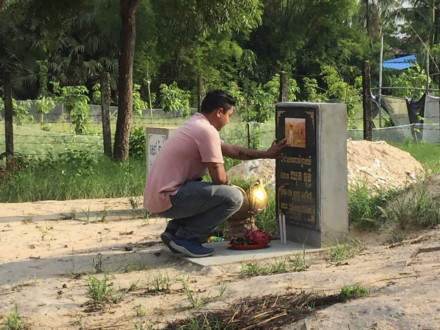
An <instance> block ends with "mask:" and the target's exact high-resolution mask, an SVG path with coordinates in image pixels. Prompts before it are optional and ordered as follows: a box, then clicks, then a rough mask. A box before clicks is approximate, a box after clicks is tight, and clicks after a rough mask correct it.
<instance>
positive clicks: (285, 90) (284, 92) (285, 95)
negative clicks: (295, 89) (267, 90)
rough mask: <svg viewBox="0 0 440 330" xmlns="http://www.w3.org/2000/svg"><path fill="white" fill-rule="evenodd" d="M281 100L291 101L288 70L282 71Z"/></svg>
mask: <svg viewBox="0 0 440 330" xmlns="http://www.w3.org/2000/svg"><path fill="white" fill-rule="evenodd" d="M279 101H280V102H288V101H289V86H288V80H287V72H285V71H281V72H280V97H279Z"/></svg>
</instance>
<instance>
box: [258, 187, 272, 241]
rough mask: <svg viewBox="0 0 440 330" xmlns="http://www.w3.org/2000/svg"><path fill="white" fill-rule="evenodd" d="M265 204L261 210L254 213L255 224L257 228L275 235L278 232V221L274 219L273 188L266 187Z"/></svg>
mask: <svg viewBox="0 0 440 330" xmlns="http://www.w3.org/2000/svg"><path fill="white" fill-rule="evenodd" d="M266 191H267V204H266V207H265V209H264V210H263V211H261V212H260V213H258V214H257V215H255V225H256V226H257V227H258V229H260V230H263V231H266V232H268V233H270V234H271V235H273V236H275V235H276V233H277V232H278V222H277V221H276V220H275V219H276V201H275V192H274V190H273V189H266Z"/></svg>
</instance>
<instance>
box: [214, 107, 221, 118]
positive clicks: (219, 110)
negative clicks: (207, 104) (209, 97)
mask: <svg viewBox="0 0 440 330" xmlns="http://www.w3.org/2000/svg"><path fill="white" fill-rule="evenodd" d="M222 113H223V108H217V109H215V114H216V115H217V117H220V115H221V114H222Z"/></svg>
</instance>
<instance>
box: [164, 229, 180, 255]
mask: <svg viewBox="0 0 440 330" xmlns="http://www.w3.org/2000/svg"><path fill="white" fill-rule="evenodd" d="M160 239H161V240H162V242H163V243H164V244H165V245H166V246H167V247H168V248H169V249H170V250H171V252H173V253H179V251H177V250H176V249H175V248H173V247H172V246H171V245H170V243H171V241H172V240H173V239H174V236H173V235H172V234H170V233H169V232H167V231H164V232H163V233H162V234H160Z"/></svg>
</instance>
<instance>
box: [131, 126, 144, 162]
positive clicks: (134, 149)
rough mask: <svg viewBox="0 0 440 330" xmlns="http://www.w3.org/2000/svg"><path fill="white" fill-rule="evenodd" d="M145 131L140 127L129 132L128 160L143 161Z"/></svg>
mask: <svg viewBox="0 0 440 330" xmlns="http://www.w3.org/2000/svg"><path fill="white" fill-rule="evenodd" d="M145 141H146V136H145V130H144V128H142V127H138V128H135V129H133V130H132V131H131V132H130V141H129V153H130V158H135V159H145V157H146V153H145Z"/></svg>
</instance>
